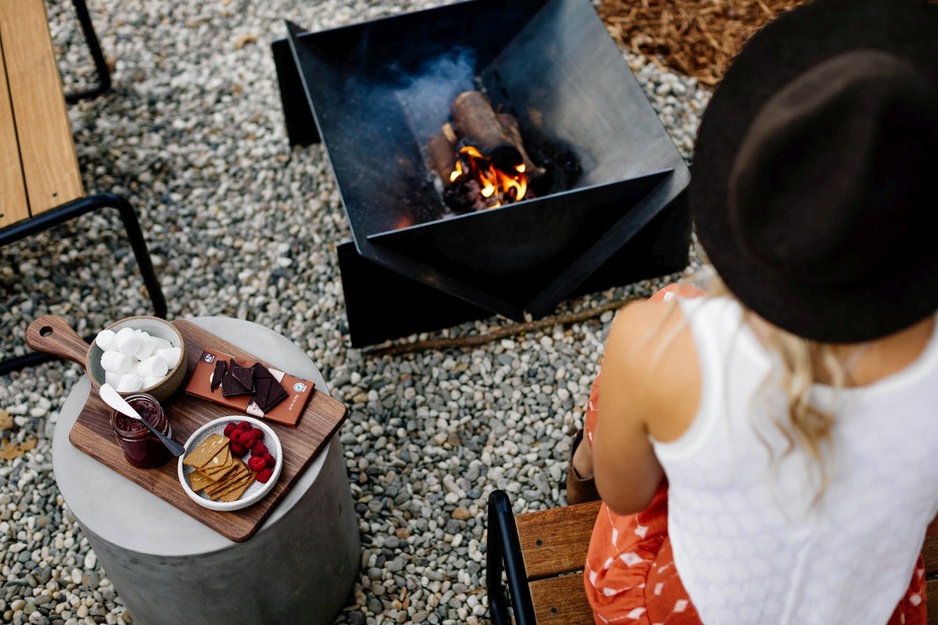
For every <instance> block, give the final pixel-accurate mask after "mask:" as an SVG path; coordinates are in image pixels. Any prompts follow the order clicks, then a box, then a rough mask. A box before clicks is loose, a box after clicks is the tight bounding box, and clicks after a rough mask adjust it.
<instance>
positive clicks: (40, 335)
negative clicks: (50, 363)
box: [26, 315, 91, 367]
mask: <svg viewBox="0 0 938 625" xmlns="http://www.w3.org/2000/svg"><path fill="white" fill-rule="evenodd" d="M26 344H27V345H28V346H29V347H31V348H32V349H34V350H36V351H37V352H45V353H47V354H53V355H55V356H58V357H59V358H65V359H66V360H71V361H72V362H77V363H78V364H80V365H81V366H82V367H85V366H86V365H87V360H88V350H89V349H91V346H90V345H89V344H88V343H87V342H86V341H85V339H83V338H81V337H80V336H79V335H78V333H77V332H75V330H74V329H73V328H72V326H70V325H69V324H68V322H67V321H65V319H63V318H62V317H59V316H58V315H43V316H42V317H39V318H37V319H35V320H34V321H33V322H32V323H30V324H29V327H28V328H26Z"/></svg>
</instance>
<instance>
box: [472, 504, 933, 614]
mask: <svg viewBox="0 0 938 625" xmlns="http://www.w3.org/2000/svg"><path fill="white" fill-rule="evenodd" d="M598 512H599V502H598V501H596V502H590V503H582V504H577V505H573V506H565V507H562V508H551V509H550V510H541V511H538V512H528V513H525V514H518V515H515V514H513V513H512V511H511V503H510V501H509V498H508V494H507V493H505V492H504V491H501V490H496V491H493V492H492V494H491V495H490V496H489V504H488V540H487V543H486V586H487V589H488V597H489V612H490V616H491V619H492V622H493V623H494V625H508V624H509V623H512V622H514V623H517V625H534V624H535V623H537V624H538V625H553V624H557V625H560V624H565V625H593V623H594V620H593V611H592V609H590V606H589V602H588V601H587V600H586V594H585V592H584V590H583V563H584V562H586V551H587V548H588V547H589V541H590V535H591V534H592V531H593V524H594V523H595V521H596V514H597V513H598ZM922 555H923V557H924V559H925V578H926V580H927V590H926V596H927V600H928V625H938V538H926V539H925V545H924V547H923V548H922ZM503 577H504V579H503ZM512 617H514V618H513V619H512Z"/></svg>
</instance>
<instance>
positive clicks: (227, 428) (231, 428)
mask: <svg viewBox="0 0 938 625" xmlns="http://www.w3.org/2000/svg"><path fill="white" fill-rule="evenodd" d="M237 427H238V424H237V423H235V422H234V421H232V422H231V423H229V424H228V425H226V426H225V436H227V437H229V438H230V437H231V433H232V432H234V431H235V429H237Z"/></svg>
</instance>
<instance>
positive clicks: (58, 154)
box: [0, 0, 84, 215]
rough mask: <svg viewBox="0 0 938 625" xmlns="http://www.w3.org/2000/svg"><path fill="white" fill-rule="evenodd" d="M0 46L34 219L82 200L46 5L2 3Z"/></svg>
mask: <svg viewBox="0 0 938 625" xmlns="http://www.w3.org/2000/svg"><path fill="white" fill-rule="evenodd" d="M0 44H2V46H3V54H4V60H5V67H6V77H7V81H8V86H9V93H10V101H11V104H12V110H13V116H14V119H15V128H16V135H17V144H18V145H19V153H20V160H21V162H22V167H23V178H24V179H25V183H26V194H27V197H28V199H29V210H30V214H31V215H36V214H38V213H41V212H43V211H46V210H49V209H51V208H55V207H57V206H60V205H62V204H64V203H66V202H69V201H71V200H74V199H77V198H79V197H82V196H83V195H84V190H83V189H82V184H81V173H80V170H79V168H78V159H77V157H76V155H75V144H74V141H73V138H72V130H71V125H70V123H69V119H68V112H67V110H66V104H65V98H64V96H63V94H62V81H61V77H60V76H59V69H58V65H57V64H56V58H55V50H54V48H53V46H52V36H51V34H50V32H49V23H48V18H47V15H46V6H45V3H44V2H43V0H16V1H15V2H8V1H4V2H0Z"/></svg>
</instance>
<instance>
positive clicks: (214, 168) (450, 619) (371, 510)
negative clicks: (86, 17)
mask: <svg viewBox="0 0 938 625" xmlns="http://www.w3.org/2000/svg"><path fill="white" fill-rule="evenodd" d="M433 4H436V3H432V2H407V1H403V0H399V1H396V2H390V1H387V2H377V1H359V2H341V1H339V0H319V1H315V2H300V1H299V0H264V1H263V2H249V1H248V0H211V1H209V2H205V3H198V2H172V1H169V0H123V1H118V0H92V2H91V5H92V6H91V10H92V17H93V19H94V22H95V25H96V28H97V30H98V34H99V36H100V38H101V43H102V47H103V48H104V50H105V54H106V55H107V56H108V57H109V58H110V59H112V60H113V63H114V73H113V79H114V85H115V86H114V89H113V91H112V92H111V93H109V94H108V95H106V96H104V97H101V98H98V99H96V100H94V101H86V102H82V103H79V104H75V105H71V106H69V116H70V119H71V123H72V127H73V130H74V135H75V140H76V145H77V150H78V160H79V163H80V165H81V168H82V172H83V176H84V184H85V187H86V190H87V191H89V192H104V191H110V192H114V193H118V194H121V195H124V196H125V197H127V198H128V199H129V200H130V201H131V202H132V203H133V204H134V206H135V207H136V208H137V210H138V212H139V215H140V219H141V222H142V223H143V224H144V228H145V231H146V237H147V241H148V243H149V246H150V250H151V253H152V254H153V255H154V261H155V263H156V265H157V271H158V273H159V276H160V280H161V283H162V285H163V288H164V292H165V295H166V298H167V300H168V302H169V316H170V318H171V319H178V318H185V317H190V316H198V315H227V316H234V317H239V318H242V319H249V320H251V321H255V322H257V323H260V324H264V325H266V326H269V327H271V328H273V329H275V330H276V331H278V332H280V333H282V334H284V335H286V336H288V337H290V338H291V339H292V340H293V341H295V342H296V343H297V344H298V345H299V346H300V347H301V348H302V349H304V350H305V351H306V352H307V354H308V355H309V356H310V358H312V359H313V361H314V362H316V364H317V365H318V366H319V368H320V369H321V370H322V373H323V375H324V376H325V378H326V380H327V382H328V383H329V386H330V389H331V391H332V394H333V395H334V396H335V397H337V398H338V399H339V400H341V401H343V402H344V403H346V404H347V405H348V407H349V410H350V416H349V419H348V422H347V423H346V424H345V425H344V426H343V428H342V429H341V431H340V434H339V435H340V436H341V440H342V443H343V447H344V450H345V453H346V458H347V466H348V472H349V478H350V480H351V484H352V492H353V496H354V498H355V500H356V502H357V511H358V514H359V524H360V530H361V535H362V543H363V550H362V560H361V562H362V567H361V575H360V580H359V582H358V584H357V586H356V589H355V592H354V596H353V597H351V598H350V602H349V605H348V607H347V608H346V610H345V611H344V613H343V614H342V615H341V616H340V617H339V618H338V620H337V622H338V623H356V624H358V623H387V622H430V623H483V622H486V621H487V617H488V606H487V600H486V595H485V590H484V538H485V522H484V512H485V508H486V500H487V497H488V494H489V493H490V492H491V491H492V490H493V489H495V488H501V489H505V490H507V491H508V492H509V493H510V494H511V497H512V501H513V505H514V509H515V511H516V512H521V511H530V510H539V509H545V508H551V507H556V506H558V505H562V504H565V503H566V501H565V495H564V492H563V481H564V477H565V470H566V462H565V459H566V457H567V453H568V449H569V440H570V436H571V434H572V433H573V432H574V431H575V430H576V429H577V428H578V427H579V426H580V425H581V422H582V414H583V407H584V406H585V403H586V399H587V395H588V392H589V387H590V384H591V382H592V379H593V376H594V375H595V373H596V370H597V365H598V361H599V358H600V357H601V354H602V343H603V340H604V338H605V334H606V331H607V330H608V328H609V324H610V322H611V320H612V313H611V312H605V313H602V314H596V315H594V316H592V317H590V318H588V319H586V320H585V321H579V322H570V323H564V322H563V321H562V319H563V316H564V315H567V314H568V313H576V312H583V311H589V310H596V309H599V308H600V307H602V306H603V305H606V304H608V303H609V302H614V301H619V300H626V299H629V298H632V297H636V296H647V295H649V294H650V293H651V292H653V290H654V289H655V288H657V287H658V286H660V284H661V283H663V282H664V281H665V280H667V279H669V278H673V277H674V276H670V277H666V278H663V279H661V280H651V281H646V282H642V283H639V284H634V285H630V286H628V287H622V288H616V289H611V290H609V291H606V292H602V293H596V294H594V295H592V296H589V297H584V298H580V299H576V300H571V301H568V302H564V303H563V304H562V305H561V306H560V307H559V308H558V310H557V311H556V312H557V317H556V319H557V322H556V323H553V324H547V325H546V326H545V327H543V328H541V329H537V330H533V331H532V330H529V331H527V332H523V333H522V332H518V333H510V330H511V329H512V328H513V324H512V323H511V322H509V321H506V320H503V319H500V318H496V317H492V318H490V319H485V320H482V321H479V322H474V323H468V324H464V325H461V326H457V327H454V328H451V329H448V330H445V331H442V332H439V333H432V334H424V335H420V336H415V337H410V339H411V340H420V339H435V338H454V337H474V336H480V335H486V334H488V333H491V332H493V331H496V330H507V331H509V334H508V335H507V336H504V337H502V338H499V339H497V340H492V341H488V342H483V343H482V344H481V345H479V346H476V347H473V348H471V349H462V348H455V347H453V348H448V349H428V350H420V351H415V352H411V353H406V354H403V355H396V356H391V355H387V354H380V353H376V352H375V351H374V350H357V349H351V348H350V347H349V346H348V341H347V338H348V337H347V329H346V325H345V310H344V302H343V298H342V291H341V284H340V281H339V269H338V264H337V260H336V257H335V253H334V247H333V246H334V244H336V243H337V242H341V241H344V240H348V239H349V238H350V232H349V231H348V226H347V223H346V221H345V218H344V214H343V211H342V207H341V204H340V199H339V194H338V191H337V188H336V186H335V184H334V181H333V178H332V176H331V172H330V170H329V167H328V163H327V161H326V158H325V154H324V151H323V149H322V147H321V146H318V145H314V146H310V147H308V148H302V149H299V148H298V149H291V148H290V146H289V145H288V141H287V139H286V134H285V131H284V123H283V116H282V108H281V104H280V99H279V91H278V88H277V82H276V71H275V69H274V65H273V60H272V56H271V54H270V47H269V44H270V42H271V41H272V40H274V39H278V38H281V37H283V36H284V35H285V26H284V19H290V20H292V21H295V22H296V23H298V24H301V25H303V26H304V27H306V28H308V29H309V30H319V29H322V28H329V27H335V26H340V25H343V24H349V23H354V22H358V21H362V20H366V19H372V18H376V17H380V16H384V15H390V14H395V13H399V12H405V11H413V10H417V9H421V8H426V7H427V6H431V5H433ZM48 6H49V10H50V22H51V25H52V31H53V37H54V40H55V43H56V46H57V49H58V51H59V65H60V68H61V69H62V73H63V80H64V82H65V85H66V89H67V90H73V89H75V88H78V87H82V86H88V85H90V84H91V83H92V82H93V81H94V71H93V67H92V65H91V62H90V60H89V59H88V58H87V55H86V53H85V47H84V43H83V40H82V38H81V34H80V31H79V29H78V26H77V22H76V20H75V17H74V14H73V12H72V8H71V3H70V2H65V1H63V0H55V1H52V0H49V1H48ZM627 58H628V61H629V63H630V64H631V65H632V67H633V70H634V71H635V73H636V75H637V76H638V77H639V80H640V82H641V83H642V85H643V87H644V88H645V89H646V92H647V93H648V95H649V99H650V100H651V101H652V103H653V105H654V107H655V109H656V110H657V111H658V112H659V115H660V117H661V119H662V122H663V123H664V125H665V126H666V128H667V129H668V130H669V132H670V133H671V134H672V137H673V139H674V141H675V144H676V145H677V146H678V147H679V149H680V150H681V152H682V153H683V154H684V155H685V157H686V158H689V157H690V153H691V150H692V145H693V136H694V133H695V131H696V127H697V116H698V113H699V112H700V111H701V110H702V109H703V106H704V105H705V103H706V101H707V98H708V97H709V92H708V91H707V90H706V89H703V88H700V87H699V86H698V85H697V84H696V82H695V81H693V80H689V79H686V78H682V77H679V76H676V75H673V74H669V73H664V72H662V70H661V69H660V68H659V67H658V66H657V65H656V64H655V63H651V62H646V61H645V60H644V59H643V58H641V57H632V56H628V57H627ZM692 259H694V260H693V261H692V265H695V264H696V256H692ZM0 284H2V292H3V297H2V300H0V326H2V327H0V330H2V331H0V334H2V335H3V336H6V337H7V338H6V339H5V341H4V345H3V356H4V357H8V356H11V355H14V354H22V353H25V352H26V351H27V348H26V347H25V345H24V343H23V336H24V333H25V329H26V326H27V325H28V324H29V322H30V321H31V320H32V319H33V318H35V317H37V316H39V315H41V314H47V313H51V314H57V315H60V316H62V317H64V318H65V319H66V320H68V321H69V323H71V324H72V326H73V327H74V328H76V329H77V330H78V331H79V332H80V333H81V334H83V335H87V334H90V333H94V332H96V331H97V330H98V329H100V328H102V327H104V326H105V325H107V324H109V323H111V322H113V321H116V320H118V319H120V318H122V317H125V316H129V315H135V314H151V312H152V311H151V309H150V303H149V300H148V299H147V298H146V296H145V294H143V293H142V292H141V289H142V282H141V280H140V278H139V275H138V274H137V273H136V264H135V262H134V259H133V255H132V254H131V253H130V251H129V247H128V245H127V243H126V239H125V238H124V235H123V230H122V228H121V227H120V223H119V220H118V219H117V217H116V215H115V214H113V213H111V212H105V213H101V214H100V215H86V216H84V217H81V218H79V219H77V220H74V221H73V222H71V223H70V224H67V225H65V226H60V227H57V228H56V229H54V230H52V231H49V232H47V233H43V234H40V235H37V236H33V237H31V238H29V239H27V240H25V241H22V242H20V243H18V244H14V245H8V246H6V247H4V248H2V249H0ZM81 374H82V371H81V368H80V367H79V366H78V365H76V364H72V363H67V362H53V363H47V364H43V365H40V366H36V367H32V368H29V369H25V370H22V371H20V372H14V373H13V374H11V375H9V376H5V377H3V379H2V384H0V424H2V423H3V421H4V417H6V416H10V417H12V424H11V425H10V426H9V427H8V428H6V429H5V430H3V431H0V437H2V439H3V440H4V444H5V445H12V444H17V443H27V442H29V441H34V440H35V441H37V443H36V445H35V447H34V448H32V449H31V450H29V451H27V452H26V453H25V454H24V455H22V456H21V457H18V458H12V459H6V460H0V567H2V589H0V614H2V615H3V621H4V622H7V623H56V624H63V623H64V624H68V625H71V624H75V623H132V622H133V619H132V616H131V615H130V614H128V613H127V611H126V609H125V607H124V605H123V603H122V602H121V598H120V597H119V596H118V595H117V593H116V592H115V590H114V588H113V586H111V585H110V583H109V581H108V577H107V571H105V570H103V569H102V567H101V566H100V565H99V564H98V562H97V560H96V558H95V555H94V553H93V552H92V551H91V550H90V549H89V546H88V543H87V541H86V540H85V539H84V537H83V536H82V532H81V530H80V528H79V526H78V524H77V523H76V521H75V519H74V517H73V516H72V515H71V514H70V512H69V510H68V507H67V505H66V504H65V502H64V501H63V500H62V497H61V495H60V494H59V492H58V489H57V487H56V484H55V479H54V476H53V472H52V463H51V436H52V432H53V429H54V425H55V422H56V419H57V417H58V410H59V408H60V406H61V403H62V402H63V400H64V397H65V396H66V395H67V393H68V392H69V390H70V389H71V387H72V385H73V384H74V383H75V382H76V380H78V379H79V377H80V376H81Z"/></svg>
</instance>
